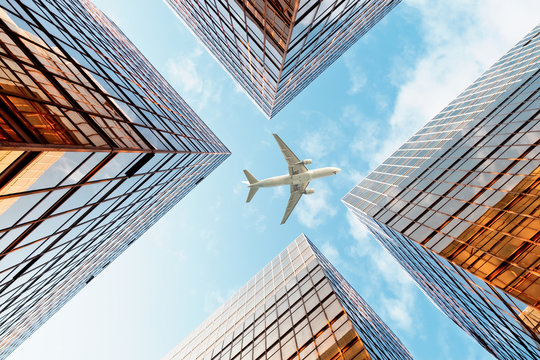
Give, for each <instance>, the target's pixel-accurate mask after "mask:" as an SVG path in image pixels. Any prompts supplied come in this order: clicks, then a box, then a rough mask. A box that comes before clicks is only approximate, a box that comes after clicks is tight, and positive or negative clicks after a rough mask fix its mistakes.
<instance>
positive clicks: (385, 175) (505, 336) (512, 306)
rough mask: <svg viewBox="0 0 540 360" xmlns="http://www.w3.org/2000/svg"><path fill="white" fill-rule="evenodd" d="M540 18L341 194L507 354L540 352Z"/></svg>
mask: <svg viewBox="0 0 540 360" xmlns="http://www.w3.org/2000/svg"><path fill="white" fill-rule="evenodd" d="M539 34H540V26H537V27H536V28H535V29H533V31H532V32H531V33H529V34H528V35H527V36H525V38H524V39H522V40H521V41H520V42H518V43H517V45H515V46H514V47H513V48H512V49H511V50H510V51H509V52H508V53H507V54H506V55H504V56H503V57H502V58H501V59H500V60H499V61H497V62H496V63H495V64H494V65H493V66H492V67H491V68H490V69H489V70H487V71H486V72H485V73H484V74H483V75H482V76H480V78H478V79H477V80H476V81H475V82H474V83H473V84H472V85H471V86H469V87H468V88H467V89H466V90H465V91H464V92H463V93H461V94H460V95H459V96H458V97H457V98H456V99H455V100H454V101H453V102H452V103H450V104H449V105H448V106H447V107H446V108H445V109H444V110H442V111H441V112H440V113H439V114H438V115H437V116H435V118H433V119H432V120H431V121H429V122H428V123H427V124H426V125H425V126H424V127H423V128H422V129H420V130H419V131H418V132H417V133H416V134H415V135H414V136H413V137H412V138H411V139H409V141H407V142H406V143H405V144H403V145H402V146H401V147H400V148H399V149H398V150H397V151H396V152H395V153H394V154H393V155H392V156H390V157H389V158H388V159H387V160H385V161H384V162H383V163H382V164H381V165H380V166H379V167H377V168H376V169H375V170H374V171H372V172H371V173H370V174H369V175H368V176H367V177H366V178H365V179H364V180H363V181H362V182H361V183H360V184H358V185H357V186H356V187H355V188H353V189H352V190H351V191H350V192H349V193H348V194H347V195H346V196H345V197H344V199H343V201H344V202H345V204H346V205H347V207H348V208H349V209H350V210H351V211H352V212H353V213H354V214H355V215H356V216H357V218H358V219H360V221H361V222H362V223H364V224H365V225H366V226H367V227H368V228H369V230H370V231H371V232H372V233H373V235H374V236H375V237H376V238H377V239H378V240H379V242H380V243H381V244H383V245H384V246H385V247H386V248H387V249H388V251H389V252H390V253H391V254H392V255H393V256H394V257H395V258H396V259H397V260H398V261H399V262H400V263H401V264H402V265H403V267H404V268H405V269H406V270H407V271H409V273H410V274H411V275H412V276H413V278H415V279H416V281H417V282H418V284H419V285H420V287H421V288H422V289H423V290H424V292H425V293H426V294H428V295H429V296H430V297H431V298H432V299H433V301H434V302H435V303H436V304H438V306H439V307H440V308H441V310H443V311H444V312H445V313H446V314H447V315H448V316H450V317H451V318H452V319H453V320H454V321H455V322H456V323H457V324H458V325H460V326H461V327H462V328H463V329H464V330H466V331H467V332H468V333H469V334H471V335H472V336H473V337H474V338H475V339H476V340H478V342H480V344H481V345H482V346H484V347H485V348H486V349H487V350H488V351H490V352H491V353H492V354H493V355H494V356H496V357H497V358H499V359H531V360H532V359H538V358H540V347H539V346H538V344H539V342H538V341H539V332H538V325H539V320H540V316H539V314H540V256H539V255H540V197H539V195H540V176H539V175H540V36H539Z"/></svg>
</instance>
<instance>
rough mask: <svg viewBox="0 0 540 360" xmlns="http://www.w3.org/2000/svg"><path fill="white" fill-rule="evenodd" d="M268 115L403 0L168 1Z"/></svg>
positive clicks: (271, 115)
mask: <svg viewBox="0 0 540 360" xmlns="http://www.w3.org/2000/svg"><path fill="white" fill-rule="evenodd" d="M165 1H166V2H167V3H168V4H169V5H170V7H171V8H172V9H173V11H174V12H175V13H176V14H177V15H178V16H179V17H180V19H181V20H182V21H183V22H184V24H186V26H187V27H188V28H189V29H190V30H191V31H192V32H193V33H194V34H195V36H197V37H198V38H199V39H200V40H201V41H202V43H203V44H204V45H205V46H206V48H207V49H208V50H209V51H210V53H212V55H213V56H214V57H215V58H216V59H217V61H218V62H219V63H220V64H221V65H222V66H223V67H224V68H225V69H226V70H227V71H228V72H229V74H230V75H231V77H232V78H233V79H234V80H235V81H236V82H237V83H238V84H239V85H240V86H241V87H242V88H243V89H244V90H245V91H246V93H247V94H248V95H249V96H250V97H251V99H252V100H253V102H254V103H255V104H256V105H257V106H258V107H259V108H260V109H261V111H262V112H263V113H264V114H266V116H268V117H269V118H271V117H273V116H274V115H276V114H277V113H278V112H279V111H280V110H281V109H282V108H283V107H284V106H285V105H287V103H288V102H289V101H291V100H292V99H293V98H294V97H295V96H296V95H298V94H299V93H300V92H301V91H302V90H303V89H304V88H305V87H306V86H307V85H308V84H309V83H310V82H312V81H313V80H314V79H315V78H316V77H317V76H318V75H319V74H320V73H321V72H323V71H324V70H325V69H326V68H327V67H328V66H330V64H332V63H333V62H334V61H335V60H336V59H337V58H338V57H340V56H341V54H343V53H344V52H345V51H346V50H347V49H348V48H350V47H351V46H352V45H353V44H354V43H355V42H356V41H357V40H358V39H359V38H360V37H362V36H363V35H364V34H365V33H366V32H368V31H369V30H370V29H371V28H372V27H373V26H374V25H375V24H376V23H377V22H378V21H379V20H380V19H382V18H383V17H384V16H385V15H386V14H387V13H388V12H389V11H390V10H392V9H393V8H394V7H395V6H396V5H397V4H398V3H399V2H400V0H349V1H347V0H341V1H310V0H257V1H255V0H226V1H217V2H215V1H214V2H211V1H194V0H165Z"/></svg>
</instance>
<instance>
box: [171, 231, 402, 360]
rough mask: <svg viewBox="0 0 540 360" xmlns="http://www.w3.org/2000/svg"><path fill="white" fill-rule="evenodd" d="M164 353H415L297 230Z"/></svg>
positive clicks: (277, 356) (322, 357) (238, 358)
mask: <svg viewBox="0 0 540 360" xmlns="http://www.w3.org/2000/svg"><path fill="white" fill-rule="evenodd" d="M163 359H164V360H165V359H167V360H173V359H174V360H176V359H178V360H180V359H182V360H195V359H205V360H206V359H235V360H247V359H249V360H259V359H272V360H281V359H287V360H293V359H319V360H330V359H335V360H338V359H342V360H343V359H347V360H353V359H354V360H368V359H381V360H385V359H412V357H411V355H410V354H409V353H408V351H407V350H406V349H405V348H404V347H403V345H402V344H401V342H400V341H399V340H398V339H397V338H396V336H395V335H394V334H393V333H392V332H391V330H390V329H388V327H386V325H385V324H384V323H383V322H382V320H381V319H380V318H379V317H378V316H377V315H376V314H375V313H374V312H373V310H372V309H371V308H370V307H369V306H368V305H367V304H366V303H365V302H364V300H363V299H362V298H361V297H360V296H359V295H358V294H357V293H356V291H354V289H353V288H352V287H351V286H350V285H349V284H348V283H347V281H346V280H345V279H343V277H342V276H341V275H340V274H339V273H338V272H337V270H336V269H335V268H334V267H333V266H332V265H331V264H330V263H329V262H328V260H327V259H326V258H325V257H324V256H323V255H322V254H321V253H320V252H319V250H318V249H317V248H316V247H315V246H314V245H313V244H312V243H311V242H310V241H309V240H308V239H307V237H306V236H305V235H300V236H299V237H298V238H297V239H296V240H295V241H293V242H292V243H291V244H290V245H289V246H288V247H287V248H286V249H285V250H284V251H283V252H281V253H280V254H279V255H278V256H276V257H275V258H274V259H273V260H272V261H271V262H270V263H269V264H268V265H266V266H265V267H264V269H263V270H261V271H260V272H259V273H258V274H257V275H255V276H254V277H253V278H252V279H251V280H250V281H249V282H248V283H247V284H246V285H244V286H243V287H242V288H241V289H240V290H239V291H238V292H237V293H236V294H235V295H233V296H232V297H231V299H229V300H228V301H227V302H225V304H223V305H222V306H221V307H220V308H219V309H218V310H216V312H215V313H214V314H213V315H211V316H210V317H209V318H208V319H206V320H205V321H204V322H203V323H202V324H201V325H200V326H199V327H198V328H197V329H195V330H194V331H193V332H192V333H191V334H190V335H189V336H188V337H187V338H186V339H184V340H183V341H182V342H181V343H180V344H178V345H177V346H176V347H175V348H174V349H173V350H171V351H170V352H169V354H167V355H166V356H165V357H164V358H163Z"/></svg>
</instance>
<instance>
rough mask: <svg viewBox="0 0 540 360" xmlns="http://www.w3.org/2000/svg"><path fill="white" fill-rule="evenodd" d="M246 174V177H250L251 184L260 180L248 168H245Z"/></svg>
mask: <svg viewBox="0 0 540 360" xmlns="http://www.w3.org/2000/svg"><path fill="white" fill-rule="evenodd" d="M244 175H246V178H247V179H248V181H249V183H250V184H255V183H258V182H259V180H257V179H256V178H255V176H253V175H251V173H250V172H249V171H247V170H244Z"/></svg>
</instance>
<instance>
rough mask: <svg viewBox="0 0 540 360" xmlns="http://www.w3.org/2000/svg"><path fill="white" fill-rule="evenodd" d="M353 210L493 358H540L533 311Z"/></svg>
mask: <svg viewBox="0 0 540 360" xmlns="http://www.w3.org/2000/svg"><path fill="white" fill-rule="evenodd" d="M351 210H352V211H353V213H354V214H355V215H356V216H357V218H358V219H359V220H360V221H361V222H362V223H364V224H365V225H366V226H367V227H368V229H369V230H370V231H371V233H372V234H373V235H374V236H375V238H376V239H377V240H378V241H379V242H380V243H381V244H382V245H383V246H384V247H385V248H386V249H387V250H388V251H389V252H390V254H391V255H392V256H393V257H394V258H395V259H396V260H397V261H398V262H399V263H400V264H401V265H402V266H403V268H404V269H405V270H406V271H407V272H408V273H409V274H410V275H411V276H412V278H413V279H414V280H415V281H416V282H417V283H418V285H419V286H420V288H421V289H422V290H423V292H424V293H425V294H426V295H427V296H429V297H430V298H431V299H432V300H433V302H434V303H435V304H436V305H437V307H439V309H440V310H441V311H443V312H444V313H445V314H446V315H447V316H448V317H450V318H451V319H452V320H453V321H454V322H455V323H456V324H457V325H458V326H460V327H461V328H462V329H463V330H465V331H466V332H467V333H468V334H469V335H471V336H472V337H473V338H474V339H475V340H476V341H478V342H479V343H480V345H482V346H483V347H484V348H485V349H486V350H487V351H488V352H489V353H491V354H492V355H493V356H494V357H495V358H497V359H504V360H510V359H512V360H518V359H519V360H534V359H539V358H540V347H539V345H540V337H539V334H538V332H535V330H534V327H533V326H531V321H523V318H524V317H528V318H529V319H530V320H533V317H532V316H530V315H529V314H530V309H528V308H526V307H525V306H524V305H523V304H522V303H520V302H516V301H515V300H514V299H513V298H512V297H511V296H509V295H507V294H505V293H504V292H502V291H500V290H498V289H496V288H495V287H493V286H490V285H489V284H488V283H486V282H485V281H482V280H480V279H478V278H477V277H475V276H472V275H470V274H469V273H467V272H466V271H464V270H463V269H462V268H461V267H459V266H457V265H455V264H452V263H451V262H449V261H448V260H446V259H444V258H442V257H440V256H438V255H436V254H434V253H432V252H431V251H426V250H425V249H424V248H423V247H422V246H421V245H419V244H417V243H416V242H414V241H411V240H409V239H408V238H407V237H405V236H403V235H402V234H400V233H398V232H396V231H394V230H392V229H390V228H389V227H387V226H385V225H383V224H381V223H379V222H377V221H376V220H373V219H371V218H369V217H367V216H365V215H364V214H363V213H361V212H358V210H355V209H351ZM537 321H538V320H537ZM535 325H537V323H536V324H535Z"/></svg>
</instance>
